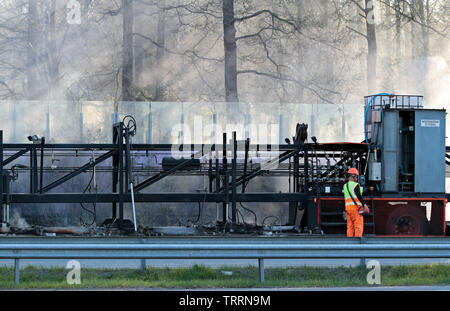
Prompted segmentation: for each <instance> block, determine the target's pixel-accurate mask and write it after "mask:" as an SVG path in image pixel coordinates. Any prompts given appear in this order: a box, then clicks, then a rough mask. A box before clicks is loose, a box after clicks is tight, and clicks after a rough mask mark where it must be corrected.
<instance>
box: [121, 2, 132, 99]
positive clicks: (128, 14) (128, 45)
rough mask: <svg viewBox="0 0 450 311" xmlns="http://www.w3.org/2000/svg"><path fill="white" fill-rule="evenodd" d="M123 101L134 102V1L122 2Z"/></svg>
mask: <svg viewBox="0 0 450 311" xmlns="http://www.w3.org/2000/svg"><path fill="white" fill-rule="evenodd" d="M122 10H123V11H122V16H123V44H122V98H121V100H122V101H132V100H133V19H134V18H133V0H122Z"/></svg>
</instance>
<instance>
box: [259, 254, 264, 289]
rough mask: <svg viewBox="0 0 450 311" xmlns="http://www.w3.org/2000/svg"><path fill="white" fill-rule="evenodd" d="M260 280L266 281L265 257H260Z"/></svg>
mask: <svg viewBox="0 0 450 311" xmlns="http://www.w3.org/2000/svg"><path fill="white" fill-rule="evenodd" d="M258 268H259V282H261V283H264V259H263V258H258Z"/></svg>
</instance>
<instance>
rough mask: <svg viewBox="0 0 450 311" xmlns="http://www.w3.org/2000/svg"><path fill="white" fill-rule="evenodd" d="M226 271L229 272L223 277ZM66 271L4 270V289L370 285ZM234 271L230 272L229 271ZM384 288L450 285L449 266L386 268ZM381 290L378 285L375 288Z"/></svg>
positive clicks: (317, 272)
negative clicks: (70, 276) (76, 279)
mask: <svg viewBox="0 0 450 311" xmlns="http://www.w3.org/2000/svg"><path fill="white" fill-rule="evenodd" d="M225 271H226V273H224V272H225ZM68 272H69V269H65V268H59V267H55V268H44V267H36V266H27V267H25V268H23V269H21V270H20V283H19V285H16V284H14V269H13V268H10V267H0V288H2V289H15V288H20V289H34V288H41V289H45V288H56V289H57V288H73V289H76V288H261V287H270V288H287V287H288V288H291V287H345V286H368V283H367V280H366V278H367V273H368V272H369V270H368V269H365V268H364V267H359V266H357V267H309V266H303V267H284V268H266V269H265V282H264V283H262V284H261V283H260V282H259V280H258V268H257V267H255V266H247V267H226V266H224V267H220V268H211V267H207V266H201V265H194V266H192V267H188V268H168V267H167V268H155V267H147V269H146V270H145V271H144V272H141V271H140V270H139V269H94V268H82V269H81V274H80V277H81V284H68V282H67V273H68ZM230 272H231V273H230ZM380 285H381V286H395V285H397V286H400V285H450V265H446V264H429V265H403V266H382V267H381V284H380ZM374 286H377V285H374Z"/></svg>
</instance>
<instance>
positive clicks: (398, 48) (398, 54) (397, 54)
mask: <svg viewBox="0 0 450 311" xmlns="http://www.w3.org/2000/svg"><path fill="white" fill-rule="evenodd" d="M394 7H395V72H396V75H395V77H396V79H394V80H395V81H404V80H403V79H400V75H401V72H400V71H401V70H400V60H401V55H402V53H401V51H402V38H401V15H400V0H394ZM402 86H403V85H402V84H399V83H398V82H395V88H396V89H397V90H398V88H401V87H402Z"/></svg>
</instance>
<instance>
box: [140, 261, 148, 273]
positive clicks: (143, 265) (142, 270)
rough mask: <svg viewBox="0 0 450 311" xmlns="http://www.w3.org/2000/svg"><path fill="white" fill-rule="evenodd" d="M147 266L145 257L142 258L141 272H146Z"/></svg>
mask: <svg viewBox="0 0 450 311" xmlns="http://www.w3.org/2000/svg"><path fill="white" fill-rule="evenodd" d="M146 267H147V262H146V260H145V258H142V259H141V272H145V269H146Z"/></svg>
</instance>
